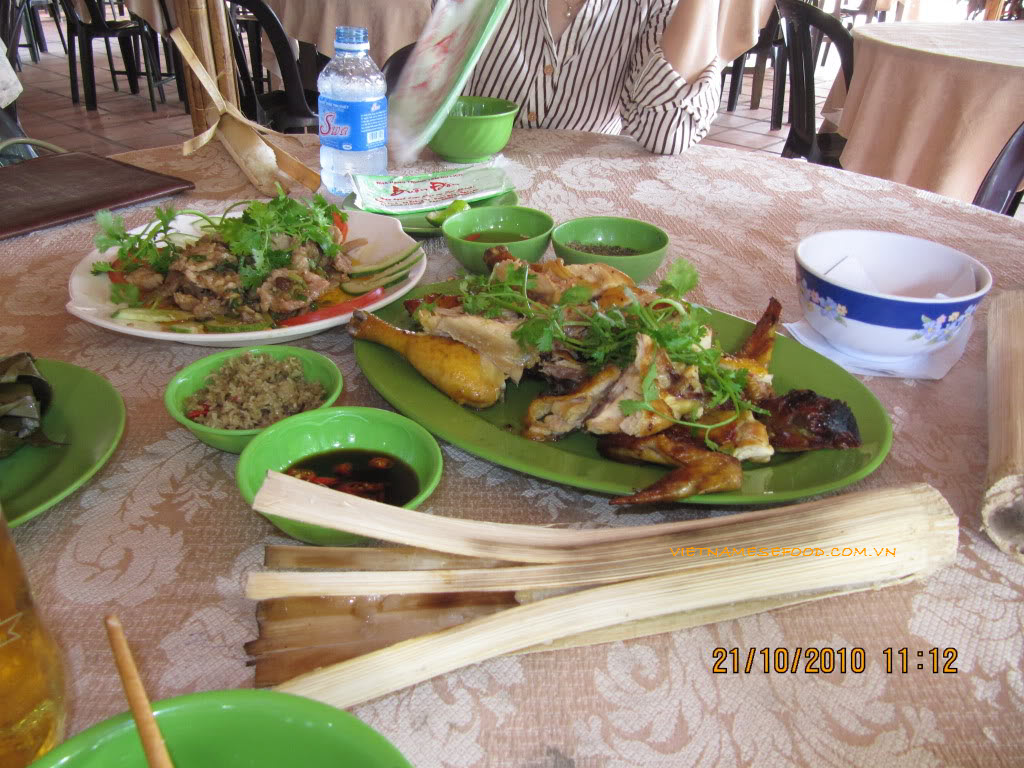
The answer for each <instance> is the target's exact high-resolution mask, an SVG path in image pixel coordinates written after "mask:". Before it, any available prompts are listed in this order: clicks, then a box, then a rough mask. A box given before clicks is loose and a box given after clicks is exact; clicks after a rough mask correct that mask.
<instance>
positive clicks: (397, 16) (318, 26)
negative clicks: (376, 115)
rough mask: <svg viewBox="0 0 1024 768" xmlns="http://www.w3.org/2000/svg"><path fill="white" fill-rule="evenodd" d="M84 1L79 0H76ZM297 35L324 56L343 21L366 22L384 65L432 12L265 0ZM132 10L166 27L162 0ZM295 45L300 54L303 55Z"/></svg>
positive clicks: (326, 0)
mask: <svg viewBox="0 0 1024 768" xmlns="http://www.w3.org/2000/svg"><path fill="white" fill-rule="evenodd" d="M76 1H77V2H81V0H76ZM266 3H267V5H269V6H270V8H271V9H272V10H273V11H274V13H276V14H277V17H278V19H280V20H281V26H282V27H284V31H285V32H286V33H287V35H288V36H289V37H290V38H292V39H293V40H295V41H297V42H299V43H306V44H308V45H310V46H312V48H314V49H315V50H316V51H318V52H319V53H321V54H323V55H324V56H328V57H330V56H333V55H334V30H335V28H337V27H339V26H343V25H347V26H354V27H366V28H367V30H368V31H369V36H370V56H371V57H372V58H373V60H374V61H375V62H377V65H378V66H380V65H382V64H383V63H384V62H385V61H386V60H387V58H388V56H390V55H391V54H392V53H394V52H395V51H397V50H398V49H399V48H401V47H403V46H405V45H408V44H409V43H414V42H416V38H417V37H419V34H420V30H422V29H423V26H424V25H425V24H426V23H427V19H429V18H430V0H387V2H377V1H376V0H266ZM125 5H126V6H127V8H128V10H130V11H131V12H132V13H134V14H135V15H136V16H140V17H141V18H143V19H145V20H146V21H147V22H148V23H149V24H150V25H151V26H152V27H153V28H154V29H157V30H159V31H161V32H163V31H166V29H167V26H168V25H167V24H165V23H164V16H163V10H162V9H161V5H162V3H161V0H126V2H125ZM166 8H167V14H168V17H169V23H170V26H171V27H173V26H174V25H175V24H176V19H175V15H174V4H173V3H171V2H169V0H167V1H166ZM263 48H264V52H263V60H264V64H265V66H268V67H271V68H273V69H276V63H275V61H274V53H273V49H272V48H270V46H269V44H265V45H264V46H263ZM299 53H300V52H299V50H298V48H296V54H297V55H299Z"/></svg>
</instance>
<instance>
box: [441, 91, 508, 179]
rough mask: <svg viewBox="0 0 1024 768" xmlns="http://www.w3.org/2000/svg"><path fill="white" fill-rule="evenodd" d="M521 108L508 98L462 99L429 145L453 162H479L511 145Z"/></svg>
mask: <svg viewBox="0 0 1024 768" xmlns="http://www.w3.org/2000/svg"><path fill="white" fill-rule="evenodd" d="M518 111H519V105H518V104H516V103H515V102H514V101H508V100H506V99H492V98H489V97H486V96H460V97H459V99H458V100H456V102H455V103H454V104H453V105H452V108H451V111H450V112H449V113H448V117H447V118H445V121H444V122H443V123H441V127H440V128H438V129H437V133H435V134H434V137H433V138H432V139H431V140H430V142H429V144H427V146H429V147H430V149H432V150H433V151H434V153H435V154H437V155H439V156H440V157H441V158H442V159H444V160H448V161H449V162H452V163H479V162H482V161H484V160H487V159H488V158H490V157H491V155H494V154H495V153H497V152H500V151H501V150H502V149H504V148H505V145H506V144H508V140H509V137H510V136H511V135H512V126H513V125H514V124H515V121H516V113H517V112H518Z"/></svg>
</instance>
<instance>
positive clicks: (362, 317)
mask: <svg viewBox="0 0 1024 768" xmlns="http://www.w3.org/2000/svg"><path fill="white" fill-rule="evenodd" d="M348 332H349V333H350V334H351V335H352V336H354V337H355V338H357V339H363V340H365V341H373V342H376V343H377V344H383V345H384V346H385V347H389V348H391V349H393V350H395V351H396V352H398V354H400V355H402V357H404V358H405V359H406V360H408V361H409V364H410V365H412V367H413V368H415V369H416V370H417V371H419V372H420V373H421V374H422V375H423V377H424V378H425V379H426V380H427V381H429V382H430V383H431V384H433V385H434V386H435V387H437V388H438V389H439V390H441V391H442V392H444V393H445V394H446V395H448V397H450V398H451V399H452V400H454V401H455V402H456V403H458V404H459V405H468V406H470V407H472V408H487V407H489V406H492V405H494V404H495V403H496V402H497V401H498V398H499V397H501V394H502V392H503V391H504V389H505V375H504V374H503V373H502V372H501V371H500V370H499V369H498V366H496V365H495V364H494V363H492V362H491V361H490V360H489V359H488V358H486V357H484V356H483V355H481V354H480V353H479V352H477V351H476V350H474V349H471V348H470V347H468V346H466V345H465V344H463V343H462V342H461V341H455V340H454V339H449V338H445V337H444V336H431V335H430V334H426V333H413V332H412V331H406V330H403V329H401V328H398V327H396V326H394V325H391V324H390V323H387V322H385V321H383V320H381V319H380V318H379V317H376V316H375V315H371V314H368V313H366V312H362V311H358V310H357V311H356V312H354V313H353V315H352V320H351V321H350V322H349V324H348Z"/></svg>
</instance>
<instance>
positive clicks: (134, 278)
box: [124, 266, 164, 291]
mask: <svg viewBox="0 0 1024 768" xmlns="http://www.w3.org/2000/svg"><path fill="white" fill-rule="evenodd" d="M124 279H125V281H126V282H128V283H131V284H132V285H137V286H138V287H139V288H141V289H142V290H144V291H151V290H153V289H154V288H158V287H160V285H161V284H162V283H163V281H164V276H163V275H161V274H160V273H159V272H157V271H156V270H155V269H151V268H150V267H146V266H142V267H139V268H138V269H133V270H132V271H131V272H125V273H124Z"/></svg>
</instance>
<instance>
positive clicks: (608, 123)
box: [463, 0, 722, 155]
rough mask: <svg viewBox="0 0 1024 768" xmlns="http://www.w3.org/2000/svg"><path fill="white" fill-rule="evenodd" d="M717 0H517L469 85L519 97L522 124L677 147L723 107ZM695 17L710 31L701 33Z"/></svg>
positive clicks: (656, 147) (667, 149)
mask: <svg viewBox="0 0 1024 768" xmlns="http://www.w3.org/2000/svg"><path fill="white" fill-rule="evenodd" d="M688 4H698V5H688ZM711 5H716V4H712V3H708V2H706V0H678V2H677V0H512V4H511V5H510V7H509V9H508V12H507V13H506V14H505V17H504V18H503V19H502V21H501V24H500V25H499V26H498V28H497V30H496V31H495V33H494V36H493V37H492V38H491V40H490V42H489V43H488V46H487V48H486V50H485V51H484V53H483V54H482V55H481V57H480V59H479V61H478V62H477V65H476V67H475V68H474V70H473V73H472V75H471V76H470V79H469V81H468V83H467V86H466V88H465V89H464V91H463V93H464V94H466V95H470V96H494V97H499V98H504V99H509V100H511V101H514V102H516V103H517V104H519V105H520V107H521V108H520V111H519V115H518V117H517V125H518V126H519V127H523V128H553V129H564V130H575V131H593V132H598V133H625V134H627V135H629V136H632V137H633V138H635V139H636V140H637V141H638V142H639V143H640V144H641V145H643V146H644V147H645V148H646V149H648V150H649V151H651V152H654V153H657V154H664V155H672V154H678V153H679V152H682V151H683V150H684V149H686V148H687V147H690V146H692V145H693V144H696V143H697V142H698V141H700V140H701V139H702V138H704V136H705V135H706V134H707V132H708V128H709V127H710V126H711V121H712V120H713V119H714V117H715V114H716V113H717V111H718V101H719V97H720V95H721V67H722V63H721V62H720V61H719V60H718V58H717V55H716V53H717V51H716V47H715V34H714V30H715V28H716V27H715V24H716V19H715V14H714V12H713V11H714V9H713V8H708V7H707V6H711ZM705 22H706V23H705ZM695 23H696V24H698V25H701V24H703V26H698V27H697V29H701V30H703V29H706V30H707V34H703V33H702V32H698V33H697V34H694V24H695Z"/></svg>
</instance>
